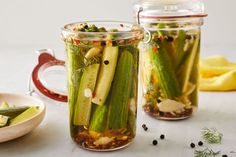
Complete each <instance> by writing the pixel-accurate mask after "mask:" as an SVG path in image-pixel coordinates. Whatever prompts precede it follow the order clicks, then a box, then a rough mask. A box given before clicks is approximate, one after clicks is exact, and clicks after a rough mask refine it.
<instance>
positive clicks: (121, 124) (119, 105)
mask: <svg viewBox="0 0 236 157" xmlns="http://www.w3.org/2000/svg"><path fill="white" fill-rule="evenodd" d="M133 62H134V61H133V56H132V54H131V53H130V52H129V51H127V50H124V51H123V52H122V53H121V55H120V58H119V61H118V64H117V68H116V73H115V76H114V81H113V84H112V88H111V99H110V102H109V110H108V124H107V126H108V128H109V129H120V128H126V127H127V122H128V108H129V105H128V103H129V97H130V94H131V88H132V75H133Z"/></svg>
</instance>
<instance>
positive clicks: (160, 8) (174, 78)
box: [134, 0, 206, 120]
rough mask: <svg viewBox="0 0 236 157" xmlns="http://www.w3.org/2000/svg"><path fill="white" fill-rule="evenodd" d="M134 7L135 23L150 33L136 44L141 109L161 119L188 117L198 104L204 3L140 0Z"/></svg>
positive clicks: (194, 0)
mask: <svg viewBox="0 0 236 157" xmlns="http://www.w3.org/2000/svg"><path fill="white" fill-rule="evenodd" d="M134 9H135V13H136V21H137V23H139V24H140V25H141V26H143V27H144V28H145V29H147V30H148V31H149V32H150V34H151V38H150V40H149V42H141V43H140V45H139V48H140V52H141V53H140V54H141V59H140V60H141V62H140V63H141V65H140V71H141V72H140V73H141V82H142V89H143V109H144V111H145V112H146V113H147V114H149V115H151V116H153V117H155V118H158V119H163V120H179V119H185V118H188V117H190V116H191V115H192V114H193V113H194V112H195V111H196V110H197V106H198V62H199V53H200V38H201V30H200V26H201V25H202V24H203V17H204V16H206V14H204V12H203V11H204V6H203V3H202V2H201V1H198V0H165V1H164V0H141V1H139V2H138V3H137V4H135V6H134Z"/></svg>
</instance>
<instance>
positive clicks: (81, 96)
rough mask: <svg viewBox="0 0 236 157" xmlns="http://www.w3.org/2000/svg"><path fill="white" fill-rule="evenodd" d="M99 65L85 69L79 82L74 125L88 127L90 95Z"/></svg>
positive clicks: (90, 104)
mask: <svg viewBox="0 0 236 157" xmlns="http://www.w3.org/2000/svg"><path fill="white" fill-rule="evenodd" d="M99 67H100V64H92V65H90V66H88V67H86V68H85V70H84V73H83V75H82V78H81V80H80V85H79V92H78V97H77V102H76V104H75V107H74V110H75V112H74V125H88V124H89V120H90V113H91V106H92V103H91V101H92V93H93V91H94V88H95V84H96V80H97V75H98V71H99Z"/></svg>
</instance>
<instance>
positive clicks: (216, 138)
mask: <svg viewBox="0 0 236 157" xmlns="http://www.w3.org/2000/svg"><path fill="white" fill-rule="evenodd" d="M202 137H203V139H204V140H205V141H207V142H208V143H221V140H222V137H223V134H222V133H220V132H218V131H217V130H216V129H215V128H210V129H209V128H204V129H203V131H202Z"/></svg>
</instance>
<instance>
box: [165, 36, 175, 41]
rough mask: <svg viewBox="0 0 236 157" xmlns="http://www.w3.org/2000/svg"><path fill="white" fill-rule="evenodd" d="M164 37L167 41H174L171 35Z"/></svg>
mask: <svg viewBox="0 0 236 157" xmlns="http://www.w3.org/2000/svg"><path fill="white" fill-rule="evenodd" d="M165 39H166V41H168V42H172V41H174V38H173V37H171V36H165Z"/></svg>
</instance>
